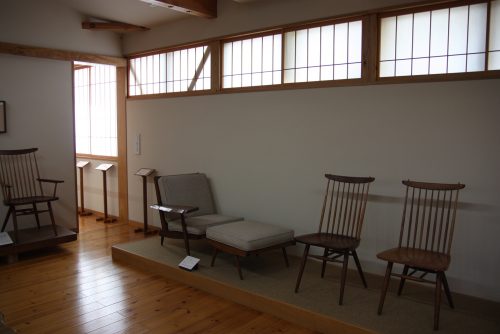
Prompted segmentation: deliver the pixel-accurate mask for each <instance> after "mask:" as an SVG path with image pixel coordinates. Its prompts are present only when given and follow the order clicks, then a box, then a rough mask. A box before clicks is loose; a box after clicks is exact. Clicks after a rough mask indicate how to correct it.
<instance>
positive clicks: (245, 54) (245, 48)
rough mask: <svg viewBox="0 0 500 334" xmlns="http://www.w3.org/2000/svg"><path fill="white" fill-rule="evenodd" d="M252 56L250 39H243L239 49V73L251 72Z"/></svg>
mask: <svg viewBox="0 0 500 334" xmlns="http://www.w3.org/2000/svg"><path fill="white" fill-rule="evenodd" d="M252 58H253V53H252V40H251V39H247V40H244V41H243V42H242V49H241V74H246V73H252Z"/></svg>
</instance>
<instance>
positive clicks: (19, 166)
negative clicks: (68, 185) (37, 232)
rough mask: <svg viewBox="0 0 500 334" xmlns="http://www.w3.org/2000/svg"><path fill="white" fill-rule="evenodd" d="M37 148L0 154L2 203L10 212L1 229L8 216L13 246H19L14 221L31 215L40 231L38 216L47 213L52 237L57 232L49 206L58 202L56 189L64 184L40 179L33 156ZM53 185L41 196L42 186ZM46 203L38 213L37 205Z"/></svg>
mask: <svg viewBox="0 0 500 334" xmlns="http://www.w3.org/2000/svg"><path fill="white" fill-rule="evenodd" d="M37 150H38V148H29V149H22V150H0V187H1V188H2V195H3V203H4V204H5V205H6V206H7V207H8V208H9V209H8V212H7V215H6V217H5V220H4V222H3V225H2V232H3V231H4V230H5V227H6V226H7V223H8V221H9V218H10V216H11V215H12V221H13V224H14V239H15V240H14V242H16V243H18V242H19V235H18V234H19V233H18V226H17V217H18V216H24V215H34V216H35V218H36V224H37V226H38V228H40V219H39V216H38V215H39V214H40V213H43V212H48V213H49V215H50V220H51V222H52V227H53V229H54V234H55V235H56V236H57V228H56V224H55V221H54V214H53V212H52V204H51V203H52V202H53V201H56V200H58V199H59V198H58V197H57V196H56V191H57V185H58V184H59V183H62V182H64V181H60V180H49V179H42V178H40V175H39V172H38V165H37V161H36V156H35V152H36V151H37ZM44 183H49V184H52V185H53V187H52V191H51V192H50V193H49V194H45V193H44V189H43V186H42V184H44ZM40 203H45V204H46V205H47V209H45V210H40V209H39V208H38V206H37V204H40Z"/></svg>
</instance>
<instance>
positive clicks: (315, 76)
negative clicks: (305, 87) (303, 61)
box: [307, 66, 319, 81]
mask: <svg viewBox="0 0 500 334" xmlns="http://www.w3.org/2000/svg"><path fill="white" fill-rule="evenodd" d="M307 81H319V67H317V66H316V67H309V69H308V73H307Z"/></svg>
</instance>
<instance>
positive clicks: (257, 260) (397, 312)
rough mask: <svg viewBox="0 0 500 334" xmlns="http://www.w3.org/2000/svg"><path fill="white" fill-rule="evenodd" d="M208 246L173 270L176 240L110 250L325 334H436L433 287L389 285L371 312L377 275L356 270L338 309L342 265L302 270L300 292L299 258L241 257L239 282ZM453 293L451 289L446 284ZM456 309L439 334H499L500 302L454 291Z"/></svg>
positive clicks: (312, 264)
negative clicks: (195, 262)
mask: <svg viewBox="0 0 500 334" xmlns="http://www.w3.org/2000/svg"><path fill="white" fill-rule="evenodd" d="M211 252H212V249H211V247H210V246H209V244H208V243H207V241H205V240H201V241H191V253H192V255H193V256H195V257H198V258H200V259H201V261H200V264H199V269H198V270H196V271H194V272H187V271H184V270H182V269H179V268H178V266H177V265H178V264H179V262H180V261H181V260H182V259H183V258H184V256H185V250H184V248H183V244H182V241H176V240H171V239H166V240H165V244H164V246H163V247H162V246H161V245H160V240H159V238H158V237H152V238H148V239H144V240H140V241H135V242H131V243H126V244H120V245H115V246H113V248H112V256H113V259H114V260H116V261H119V262H122V263H125V264H128V265H131V266H134V267H137V268H141V269H144V270H148V271H151V272H153V273H155V274H160V275H163V276H164V277H167V278H169V279H172V280H176V281H179V282H181V283H185V284H188V285H190V286H193V287H196V288H198V289H200V290H204V291H207V292H209V293H211V294H214V295H218V296H221V297H223V298H226V299H229V300H232V301H234V302H236V303H239V304H243V305H246V306H248V307H251V308H254V309H257V310H259V311H262V312H265V313H269V314H272V315H275V316H277V317H280V318H282V319H285V320H288V321H290V322H293V323H296V324H298V325H302V326H305V327H308V328H310V329H313V330H315V331H319V332H323V333H372V332H379V333H409V334H413V333H415V334H417V333H418V334H420V333H435V331H433V329H432V326H433V320H432V319H433V314H434V313H433V311H434V309H433V301H434V299H433V298H434V294H433V290H432V289H429V288H428V287H427V286H425V287H424V286H420V285H418V284H411V283H408V284H407V286H406V287H405V290H404V291H403V296H401V297H397V296H396V294H395V292H396V290H397V284H398V282H396V281H393V282H392V283H391V287H390V291H389V293H388V295H387V298H386V302H385V306H384V313H383V314H382V315H381V316H378V315H377V306H378V301H379V297H380V286H381V283H382V277H380V276H377V275H369V274H368V275H366V276H367V280H368V286H369V288H368V289H364V288H363V286H362V284H361V281H360V279H359V277H358V274H357V272H356V271H355V270H353V271H350V272H349V273H348V278H347V283H346V290H345V295H344V305H343V306H339V305H338V304H337V300H338V293H339V283H340V278H339V274H340V268H339V267H337V266H334V265H329V266H328V267H327V271H326V275H325V278H324V279H321V277H320V272H321V266H320V263H318V262H316V261H309V262H308V263H307V265H306V269H305V272H304V276H303V279H302V284H301V289H300V290H299V293H297V294H296V293H294V292H293V290H294V286H295V280H296V278H297V273H298V266H299V261H300V260H299V259H298V258H296V257H290V268H286V267H285V264H284V262H283V257H282V254H281V251H280V250H277V251H270V252H269V253H265V254H262V255H261V256H258V257H255V256H250V257H247V258H244V259H242V261H241V268H242V271H243V276H244V280H240V279H239V277H238V274H237V271H236V268H235V266H234V262H233V261H234V257H233V256H231V255H228V254H223V253H222V254H219V257H218V258H217V261H216V263H215V267H210V260H211ZM451 288H452V289H453V287H451ZM453 296H454V301H455V304H456V309H454V310H451V309H450V308H449V306H448V305H447V304H446V303H445V302H444V303H443V304H442V306H441V324H440V325H441V326H440V328H441V329H440V331H439V332H440V333H454V334H455V333H500V319H499V318H498V314H500V304H498V303H493V302H489V301H484V300H479V299H477V298H473V297H468V296H463V295H459V294H454V295H453Z"/></svg>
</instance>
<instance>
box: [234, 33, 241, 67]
mask: <svg viewBox="0 0 500 334" xmlns="http://www.w3.org/2000/svg"><path fill="white" fill-rule="evenodd" d="M233 74H241V41H237V42H233Z"/></svg>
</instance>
